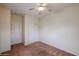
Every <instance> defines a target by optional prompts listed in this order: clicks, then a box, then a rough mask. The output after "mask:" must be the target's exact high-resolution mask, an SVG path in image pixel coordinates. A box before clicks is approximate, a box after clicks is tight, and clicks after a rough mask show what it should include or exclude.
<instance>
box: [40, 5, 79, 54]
mask: <svg viewBox="0 0 79 59" xmlns="http://www.w3.org/2000/svg"><path fill="white" fill-rule="evenodd" d="M40 37H41V38H40V39H42V40H41V41H43V42H45V43H47V44H49V45H52V46H55V47H57V48H60V49H62V50H64V51H68V52H70V53H73V54H75V55H79V5H75V6H71V7H68V8H65V9H64V10H62V11H61V12H59V13H52V14H50V15H48V16H46V17H43V18H41V19H40Z"/></svg>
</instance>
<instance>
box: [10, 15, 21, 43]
mask: <svg viewBox="0 0 79 59" xmlns="http://www.w3.org/2000/svg"><path fill="white" fill-rule="evenodd" d="M11 23H12V24H11V27H12V28H11V43H12V44H17V43H21V42H22V16H20V15H12V21H11Z"/></svg>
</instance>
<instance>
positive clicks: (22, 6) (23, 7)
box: [2, 3, 72, 17]
mask: <svg viewBox="0 0 79 59" xmlns="http://www.w3.org/2000/svg"><path fill="white" fill-rule="evenodd" d="M35 4H36V3H3V4H2V5H4V6H6V7H8V8H10V9H11V10H12V12H13V13H17V14H22V15H23V14H26V13H28V14H31V15H33V16H37V17H38V16H44V15H48V14H50V13H54V12H58V11H60V10H62V9H64V8H66V7H68V6H70V5H72V4H71V3H48V6H47V7H48V9H49V10H51V12H43V13H42V14H41V15H39V14H38V11H31V10H29V9H30V8H32V7H34V6H35Z"/></svg>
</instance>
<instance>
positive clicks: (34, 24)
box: [24, 14, 39, 45]
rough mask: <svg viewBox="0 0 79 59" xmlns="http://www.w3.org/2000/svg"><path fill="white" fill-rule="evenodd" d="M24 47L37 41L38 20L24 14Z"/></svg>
mask: <svg viewBox="0 0 79 59" xmlns="http://www.w3.org/2000/svg"><path fill="white" fill-rule="evenodd" d="M24 34H25V45H27V44H30V43H33V42H35V41H39V32H38V19H37V18H35V17H33V16H31V15H28V14H26V15H25V16H24Z"/></svg>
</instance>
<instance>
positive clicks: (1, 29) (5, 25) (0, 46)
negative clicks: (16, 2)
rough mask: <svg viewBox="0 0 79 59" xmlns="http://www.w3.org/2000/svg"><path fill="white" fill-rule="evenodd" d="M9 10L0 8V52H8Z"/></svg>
mask: <svg viewBox="0 0 79 59" xmlns="http://www.w3.org/2000/svg"><path fill="white" fill-rule="evenodd" d="M10 19H11V15H10V10H9V9H8V8H5V7H2V6H0V52H4V51H8V50H10Z"/></svg>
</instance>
